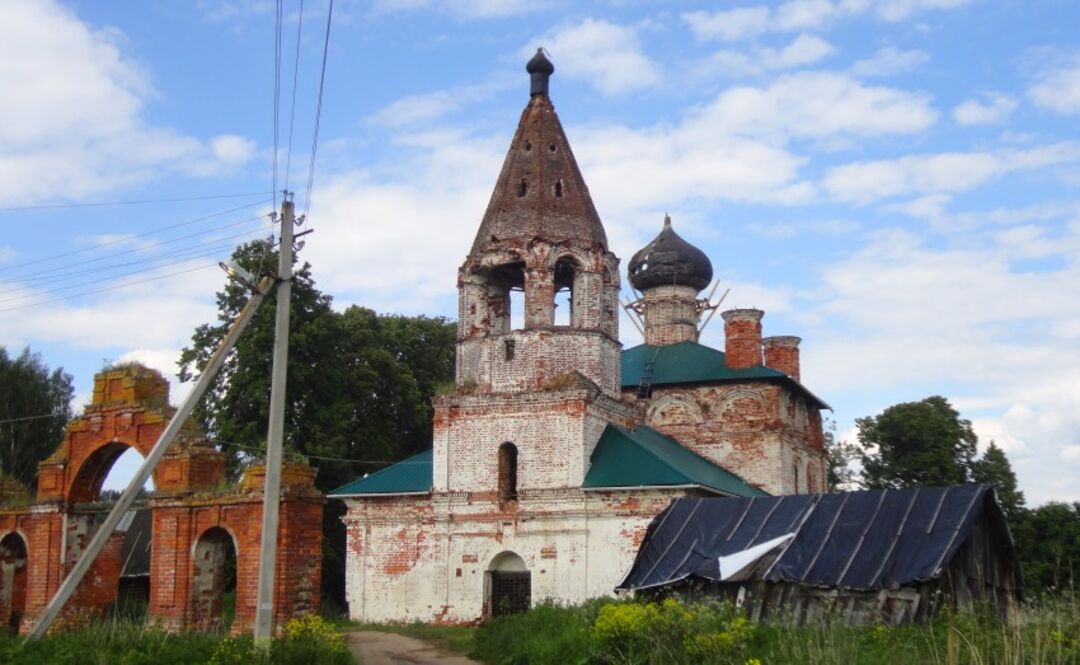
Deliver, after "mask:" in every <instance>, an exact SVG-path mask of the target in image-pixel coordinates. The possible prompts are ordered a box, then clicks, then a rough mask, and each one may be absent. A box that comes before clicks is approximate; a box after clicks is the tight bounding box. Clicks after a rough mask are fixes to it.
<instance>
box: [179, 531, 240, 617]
mask: <svg viewBox="0 0 1080 665" xmlns="http://www.w3.org/2000/svg"><path fill="white" fill-rule="evenodd" d="M230 553H231V556H232V561H233V566H232V571H231V574H232V587H233V589H234V590H235V589H236V588H238V586H239V585H238V576H239V574H240V566H239V562H240V541H239V540H238V539H237V537H236V534H235V533H233V532H232V531H231V530H230V529H228V528H227V527H226V526H224V525H222V524H217V525H214V526H211V527H209V528H207V529H204V530H203V531H202V533H200V534H199V535H198V537H196V538H195V539H193V540H192V543H191V559H192V566H191V569H192V573H193V575H192V592H191V616H190V620H189V623H188V626H189V627H192V628H195V629H197V630H220V629H222V628H224V627H225V626H224V625H223V624H222V610H223V609H224V596H225V593H226V592H227V591H228V587H229V579H228V577H229V573H230V571H229V566H228V559H229V555H230Z"/></svg>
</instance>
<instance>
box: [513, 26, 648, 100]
mask: <svg viewBox="0 0 1080 665" xmlns="http://www.w3.org/2000/svg"><path fill="white" fill-rule="evenodd" d="M537 45H540V46H543V47H545V48H546V49H547V51H548V52H549V53H551V57H552V60H554V61H555V62H556V63H558V64H557V65H556V69H557V70H558V71H559V72H560V73H565V74H566V75H567V76H569V77H570V78H577V79H583V80H586V81H588V82H589V83H590V84H592V85H593V86H595V87H596V88H597V89H598V90H600V91H601V92H603V93H605V94H608V95H617V94H621V93H626V92H632V91H635V90H641V89H644V88H651V87H653V86H655V85H657V84H658V83H659V82H660V80H661V70H660V66H659V65H658V64H656V63H655V62H654V61H653V60H651V59H650V58H649V57H648V56H647V55H645V53H644V52H643V51H642V50H641V42H640V40H639V39H638V35H637V31H636V30H635V29H634V28H632V27H629V26H623V25H616V24H614V23H609V22H608V21H602V20H597V19H591V18H590V19H585V20H584V21H582V22H581V23H577V24H571V25H565V26H563V27H560V28H557V29H555V30H553V31H551V32H548V33H547V34H546V35H544V36H542V37H538V38H536V39H534V40H533V41H531V42H530V44H529V45H526V46H525V47H524V48H523V49H522V51H521V53H522V55H523V56H524V57H530V56H532V54H533V53H534V52H535V48H536V46H537Z"/></svg>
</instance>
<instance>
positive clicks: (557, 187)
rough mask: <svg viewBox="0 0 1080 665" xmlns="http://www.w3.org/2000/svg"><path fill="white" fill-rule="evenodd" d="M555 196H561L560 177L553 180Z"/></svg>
mask: <svg viewBox="0 0 1080 665" xmlns="http://www.w3.org/2000/svg"><path fill="white" fill-rule="evenodd" d="M555 196H556V197H558V198H562V178H560V179H558V180H556V181H555Z"/></svg>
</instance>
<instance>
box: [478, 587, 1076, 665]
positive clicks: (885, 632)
mask: <svg viewBox="0 0 1080 665" xmlns="http://www.w3.org/2000/svg"><path fill="white" fill-rule="evenodd" d="M839 623H840V622H835V623H834V624H833V625H814V626H801V627H793V626H783V625H778V624H766V625H754V624H750V623H749V622H747V621H746V620H745V619H744V618H742V617H741V616H740V613H739V612H738V611H737V610H735V609H734V608H732V607H731V606H725V605H723V604H720V603H705V604H695V605H683V604H681V603H678V602H676V601H674V600H667V601H665V602H663V603H660V604H648V603H642V602H633V601H613V600H598V601H591V602H589V603H586V604H584V605H579V606H572V607H564V606H558V605H551V604H544V605H540V606H537V607H535V608H533V609H532V610H530V611H529V612H527V613H525V614H520V615H516V616H511V617H503V618H499V619H496V620H493V621H489V622H487V623H485V624H484V625H482V626H481V627H479V628H478V629H477V630H476V631H475V632H474V633H473V646H472V649H471V651H470V655H471V656H472V657H473V658H476V659H477V660H479V661H481V662H483V663H486V664H487V665H707V664H712V665H775V664H781V663H782V664H799V665H804V664H805V665H819V664H820V665H831V664H834V663H836V664H839V663H843V664H848V663H852V664H857V665H863V664H865V665H907V664H909V663H910V664H919V665H922V664H924V663H926V664H930V665H1020V664H1025V665H1026V664H1029V663H1030V664H1032V665H1072V664H1076V665H1080V600H1078V596H1077V595H1076V594H1075V593H1072V592H1070V593H1068V594H1063V595H1060V596H1057V597H1053V598H1049V599H1043V600H1040V601H1038V602H1037V603H1031V604H1028V605H1026V606H1024V607H1023V608H1021V609H1020V610H1019V611H1018V612H1017V615H1016V616H1015V617H1014V618H1013V620H1011V621H1009V622H1001V621H998V620H996V619H990V618H986V617H985V616H982V615H978V614H975V613H959V614H954V613H951V612H950V613H944V614H942V615H941V616H939V617H938V618H937V619H935V620H934V621H932V622H929V623H925V624H918V625H911V626H903V627H898V628H890V627H887V626H884V625H871V626H860V627H849V626H844V625H838V624H839Z"/></svg>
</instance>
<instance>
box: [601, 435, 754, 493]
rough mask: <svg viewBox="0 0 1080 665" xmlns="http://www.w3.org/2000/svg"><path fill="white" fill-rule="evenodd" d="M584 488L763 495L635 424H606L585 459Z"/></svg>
mask: <svg viewBox="0 0 1080 665" xmlns="http://www.w3.org/2000/svg"><path fill="white" fill-rule="evenodd" d="M589 461H590V466H589V473H588V474H586V476H585V482H584V484H583V485H582V486H583V487H584V488H585V489H599V488H604V489H607V488H618V487H662V486H674V487H685V486H687V485H698V486H701V487H703V488H705V489H708V490H712V491H714V492H718V493H720V494H728V495H732V496H768V493H767V492H764V491H762V490H760V489H758V488H756V487H754V486H753V485H750V484H748V483H747V482H746V481H745V480H743V479H742V478H740V477H738V476H737V475H735V474H734V473H731V472H730V471H728V470H727V469H723V468H721V467H719V466H717V465H715V464H713V463H712V462H710V461H709V460H707V459H705V458H704V457H702V456H701V455H698V454H697V453H695V452H693V451H691V450H689V449H687V448H685V447H683V445H682V444H681V443H679V442H678V441H676V440H675V439H672V438H670V437H667V436H664V435H663V434H661V433H660V432H657V431H656V430H653V429H650V428H648V427H646V426H644V425H639V426H638V427H637V428H636V429H634V430H627V429H623V428H621V427H618V426H616V425H611V424H609V425H608V426H607V427H605V428H604V433H603V434H602V435H601V436H600V441H599V442H598V443H597V444H596V448H594V449H593V452H592V455H591V457H590V458H589Z"/></svg>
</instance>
